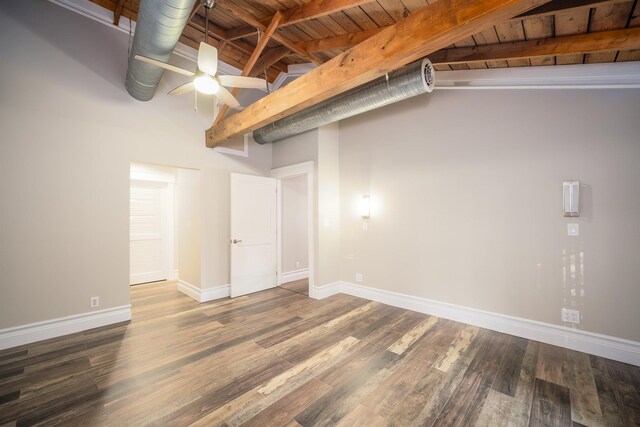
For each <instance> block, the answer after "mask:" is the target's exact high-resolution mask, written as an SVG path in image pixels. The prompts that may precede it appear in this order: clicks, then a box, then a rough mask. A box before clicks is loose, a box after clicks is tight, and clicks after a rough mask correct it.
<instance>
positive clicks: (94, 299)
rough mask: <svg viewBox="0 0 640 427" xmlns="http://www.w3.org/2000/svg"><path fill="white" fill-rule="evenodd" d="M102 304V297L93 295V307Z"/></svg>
mask: <svg viewBox="0 0 640 427" xmlns="http://www.w3.org/2000/svg"><path fill="white" fill-rule="evenodd" d="M99 306H100V297H91V308H95V307H99Z"/></svg>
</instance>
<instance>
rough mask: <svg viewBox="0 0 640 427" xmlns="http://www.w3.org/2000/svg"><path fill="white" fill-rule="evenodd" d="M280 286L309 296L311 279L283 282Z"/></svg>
mask: <svg viewBox="0 0 640 427" xmlns="http://www.w3.org/2000/svg"><path fill="white" fill-rule="evenodd" d="M280 287H281V288H284V289H287V290H289V291H291V292H297V293H299V294H302V295H307V296H309V279H300V280H294V281H292V282H287V283H283V284H282V285H280Z"/></svg>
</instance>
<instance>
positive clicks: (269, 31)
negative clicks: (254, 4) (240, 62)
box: [213, 11, 284, 126]
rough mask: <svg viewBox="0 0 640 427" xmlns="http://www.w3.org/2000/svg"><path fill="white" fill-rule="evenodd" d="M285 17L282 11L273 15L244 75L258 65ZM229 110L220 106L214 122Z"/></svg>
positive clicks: (245, 68) (233, 91)
mask: <svg viewBox="0 0 640 427" xmlns="http://www.w3.org/2000/svg"><path fill="white" fill-rule="evenodd" d="M283 19H284V14H283V13H282V12H280V11H278V12H276V14H275V15H273V19H272V20H271V22H270V23H269V26H268V27H267V28H266V29H265V31H264V34H263V35H262V37H260V40H258V43H257V44H256V48H255V50H254V51H253V53H252V54H251V56H250V57H249V60H248V61H247V63H246V64H245V66H244V68H243V70H242V75H243V76H248V75H250V74H251V70H252V69H253V66H254V65H256V62H258V58H259V57H260V55H261V54H262V51H263V50H264V48H265V47H267V43H269V40H270V39H271V36H273V33H275V31H276V30H277V29H278V25H280V22H282V20H283ZM239 92H240V89H239V88H237V87H234V88H233V89H232V90H231V94H232V95H233V96H236V95H238V93H239ZM227 111H229V106H228V105H226V104H225V105H223V106H222V108H220V112H219V113H218V116H217V117H216V120H215V122H214V123H213V125H214V126H215V125H216V124H218V123H220V122H221V121H222V119H223V118H224V115H225V114H226V113H227Z"/></svg>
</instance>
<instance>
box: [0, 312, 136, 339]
mask: <svg viewBox="0 0 640 427" xmlns="http://www.w3.org/2000/svg"><path fill="white" fill-rule="evenodd" d="M129 320H131V305H123V306H120V307H113V308H107V309H104V310H98V311H89V312H86V313H81V314H74V315H73V316H67V317H60V318H58V319H51V320H45V321H43V322H36V323H30V324H28V325H22V326H14V327H12V328H6V329H1V330H0V350H4V349H7V348H12V347H17V346H19V345H24V344H31V343H33V342H37V341H42V340H47V339H50V338H56V337H60V336H63V335H69V334H73V333H75V332H80V331H86V330H87V329H93V328H99V327H101V326H107V325H111V324H113V323H120V322H126V321H129Z"/></svg>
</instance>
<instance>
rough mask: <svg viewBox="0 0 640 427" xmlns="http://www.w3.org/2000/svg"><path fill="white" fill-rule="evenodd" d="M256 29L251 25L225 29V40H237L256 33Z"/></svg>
mask: <svg viewBox="0 0 640 427" xmlns="http://www.w3.org/2000/svg"><path fill="white" fill-rule="evenodd" d="M257 32H258V30H257V29H256V27H254V26H252V25H241V26H239V27H236V28H231V29H230V30H227V40H238V39H242V38H244V37H248V36H252V35H254V34H256V33H257Z"/></svg>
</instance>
